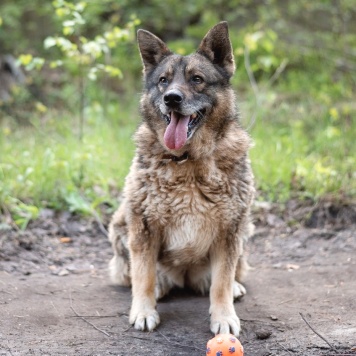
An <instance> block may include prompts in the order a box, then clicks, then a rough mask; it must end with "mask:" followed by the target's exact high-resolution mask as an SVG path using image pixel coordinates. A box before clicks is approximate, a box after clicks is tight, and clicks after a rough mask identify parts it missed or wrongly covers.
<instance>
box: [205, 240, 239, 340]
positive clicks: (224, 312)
mask: <svg viewBox="0 0 356 356" xmlns="http://www.w3.org/2000/svg"><path fill="white" fill-rule="evenodd" d="M238 250H239V247H238V243H237V241H236V238H234V237H233V234H231V235H230V236H229V235H228V236H225V238H220V239H219V241H216V244H215V245H214V248H213V249H212V251H211V254H210V257H211V287H210V318H211V320H210V330H211V331H212V332H213V333H214V334H219V333H220V334H228V333H232V334H234V335H235V336H238V335H239V333H240V320H239V318H238V317H237V315H236V312H235V308H234V303H233V284H234V279H235V270H236V265H237V261H238V256H239V251H238Z"/></svg>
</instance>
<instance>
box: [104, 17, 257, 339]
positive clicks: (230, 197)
mask: <svg viewBox="0 0 356 356" xmlns="http://www.w3.org/2000/svg"><path fill="white" fill-rule="evenodd" d="M137 40H138V46H139V50H140V54H141V58H142V62H143V68H144V69H143V76H144V91H143V94H142V98H141V102H140V109H141V116H142V123H141V124H140V125H139V127H138V129H137V131H136V134H135V136H134V140H135V143H136V153H135V157H134V159H133V162H132V165H131V169H130V172H129V174H128V176H127V177H126V182H125V187H124V190H123V201H122V203H121V205H120V207H119V209H118V210H117V211H116V212H115V214H114V215H113V218H112V220H111V222H110V225H109V239H110V241H111V243H112V247H113V250H114V257H113V258H112V260H111V261H110V265H109V268H110V271H111V276H112V280H113V281H114V282H116V283H118V284H119V285H123V286H132V305H131V311H130V317H129V321H130V323H131V324H132V325H134V327H135V328H136V329H138V330H147V331H151V330H153V329H154V328H156V327H157V325H158V324H159V322H160V319H159V314H158V312H157V310H156V304H157V302H156V301H157V300H158V299H160V298H162V297H163V296H165V295H166V294H167V293H168V292H169V291H170V290H171V289H172V288H173V287H184V286H188V287H190V288H193V289H194V290H196V291H198V292H201V293H205V292H209V295H210V309H209V312H210V318H211V320H210V330H211V331H212V332H213V333H214V334H218V333H232V334H234V335H236V336H238V335H239V332H240V321H239V318H238V317H237V315H236V312H235V308H234V304H233V302H234V298H238V297H241V296H242V295H244V294H245V293H246V290H245V288H244V287H243V286H242V285H241V284H240V283H239V281H240V280H241V278H242V276H243V274H244V271H245V270H246V267H247V262H246V258H245V255H244V254H243V249H244V243H245V241H246V239H247V238H248V236H249V235H250V234H251V228H252V226H253V225H252V223H251V222H250V206H251V204H252V200H253V197H254V184H253V173H252V170H251V167H250V160H249V157H248V150H249V147H250V146H251V140H250V138H249V135H248V134H247V133H246V131H245V130H244V129H243V128H242V127H241V125H240V123H239V115H238V110H237V107H236V104H235V102H236V100H235V94H234V91H233V89H232V87H231V85H230V78H231V77H232V75H233V74H234V71H235V62H234V57H233V50H232V47H231V42H230V39H229V32H228V26H227V23H226V22H221V23H218V24H217V25H216V26H214V27H213V28H212V29H210V31H209V32H208V33H207V34H206V36H205V37H204V38H203V40H202V42H201V43H200V45H199V47H198V49H197V51H196V52H195V53H193V54H191V55H188V56H181V55H178V54H174V53H173V52H172V51H170V50H169V49H168V47H167V45H166V44H165V43H164V42H163V41H162V40H161V39H159V38H158V37H156V36H155V35H153V34H152V33H150V32H148V31H145V30H138V32H137Z"/></svg>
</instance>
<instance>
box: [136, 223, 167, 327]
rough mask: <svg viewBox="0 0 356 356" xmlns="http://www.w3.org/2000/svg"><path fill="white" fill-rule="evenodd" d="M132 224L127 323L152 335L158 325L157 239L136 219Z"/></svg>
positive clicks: (145, 225)
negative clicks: (151, 332) (156, 295)
mask: <svg viewBox="0 0 356 356" xmlns="http://www.w3.org/2000/svg"><path fill="white" fill-rule="evenodd" d="M133 220H134V221H133V224H132V225H131V229H130V235H129V246H130V257H131V283H132V305H131V311H130V319H129V321H130V324H132V325H134V327H135V329H138V330H148V331H152V330H153V329H154V328H155V327H156V326H157V325H158V324H159V322H160V320H159V315H158V312H157V310H156V298H155V283H156V262H157V253H158V243H157V241H158V239H157V237H158V236H157V235H156V234H153V233H152V230H151V231H150V229H149V228H148V226H147V224H144V223H143V221H142V219H140V218H139V217H136V218H135V219H133Z"/></svg>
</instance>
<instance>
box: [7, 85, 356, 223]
mask: <svg viewBox="0 0 356 356" xmlns="http://www.w3.org/2000/svg"><path fill="white" fill-rule="evenodd" d="M277 89H278V88H277ZM138 101H139V97H138V95H137V96H133V97H131V98H129V99H127V98H125V99H122V102H120V103H119V104H118V103H117V101H116V102H114V101H113V102H112V103H109V104H108V105H107V112H106V113H105V114H104V112H103V108H102V107H101V105H100V104H99V103H98V102H94V103H92V105H91V106H90V107H89V108H87V109H86V120H85V124H84V137H83V140H82V141H80V140H79V138H78V130H79V124H78V121H79V120H78V118H77V117H76V116H75V115H69V114H68V113H65V112H64V111H63V112H56V111H47V112H44V113H43V112H41V107H40V108H39V112H37V113H33V114H32V120H31V125H30V126H23V125H16V124H15V123H14V121H13V120H11V119H10V118H7V119H5V120H3V121H2V123H1V125H0V207H1V208H2V209H3V211H5V212H6V211H9V212H10V215H11V216H12V217H13V219H14V221H15V222H16V223H17V224H18V225H19V226H21V227H25V226H26V224H27V223H28V221H29V220H30V219H32V218H36V217H37V216H38V213H39V209H41V208H43V207H50V208H54V209H57V210H64V209H67V210H70V211H74V212H79V213H83V214H92V213H93V211H94V209H97V208H98V207H99V206H102V204H103V203H107V204H106V206H109V207H112V209H113V208H115V207H116V205H117V201H116V197H117V195H118V194H117V193H118V191H119V190H120V189H121V188H122V186H123V184H124V179H125V176H126V174H127V172H128V169H129V166H130V163H131V159H132V157H133V154H134V145H133V142H132V134H133V132H134V130H135V128H136V127H137V124H138V122H139V114H138ZM240 107H241V111H242V113H243V115H242V116H243V118H244V120H243V124H244V126H246V127H248V126H249V124H250V123H249V118H250V117H251V116H253V113H254V112H255V110H257V119H256V121H255V123H254V125H253V126H252V128H251V129H250V130H249V132H250V135H251V136H252V138H253V140H254V143H255V145H254V147H253V148H252V150H251V160H252V165H253V169H254V173H255V177H256V185H257V188H258V189H259V191H260V195H259V196H260V198H261V199H268V200H272V201H282V202H283V201H285V200H287V199H288V198H290V197H292V196H298V197H311V198H313V199H317V198H320V197H322V196H324V195H330V194H332V195H348V196H352V197H355V195H356V186H355V166H356V162H355V154H354V153H355V152H356V143H355V137H356V132H355V122H354V120H355V116H356V115H355V113H356V109H355V106H353V105H352V104H351V103H350V102H338V103H331V102H327V103H325V102H324V101H323V100H320V99H318V98H312V97H310V96H308V95H304V94H300V95H299V96H298V95H297V96H295V95H294V94H293V95H289V94H285V93H283V94H282V93H278V90H276V89H275V90H273V91H272V90H271V89H269V90H267V89H265V90H263V89H261V91H260V106H259V107H257V109H256V104H255V100H254V97H253V95H252V93H251V92H247V93H246V92H245V93H244V98H242V99H240ZM42 111H43V110H42Z"/></svg>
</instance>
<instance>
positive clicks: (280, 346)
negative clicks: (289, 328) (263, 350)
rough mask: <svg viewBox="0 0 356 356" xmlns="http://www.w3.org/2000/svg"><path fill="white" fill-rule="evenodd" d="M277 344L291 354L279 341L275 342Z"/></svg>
mask: <svg viewBox="0 0 356 356" xmlns="http://www.w3.org/2000/svg"><path fill="white" fill-rule="evenodd" d="M277 344H278V345H279V346H280V347H281V348H282V349H283V350H284V351H287V352H288V353H289V355H293V354H292V353H291V352H290V351H289V350H288V349H287V348H285V347H284V346H283V345H282V344H280V343H279V342H277Z"/></svg>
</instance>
